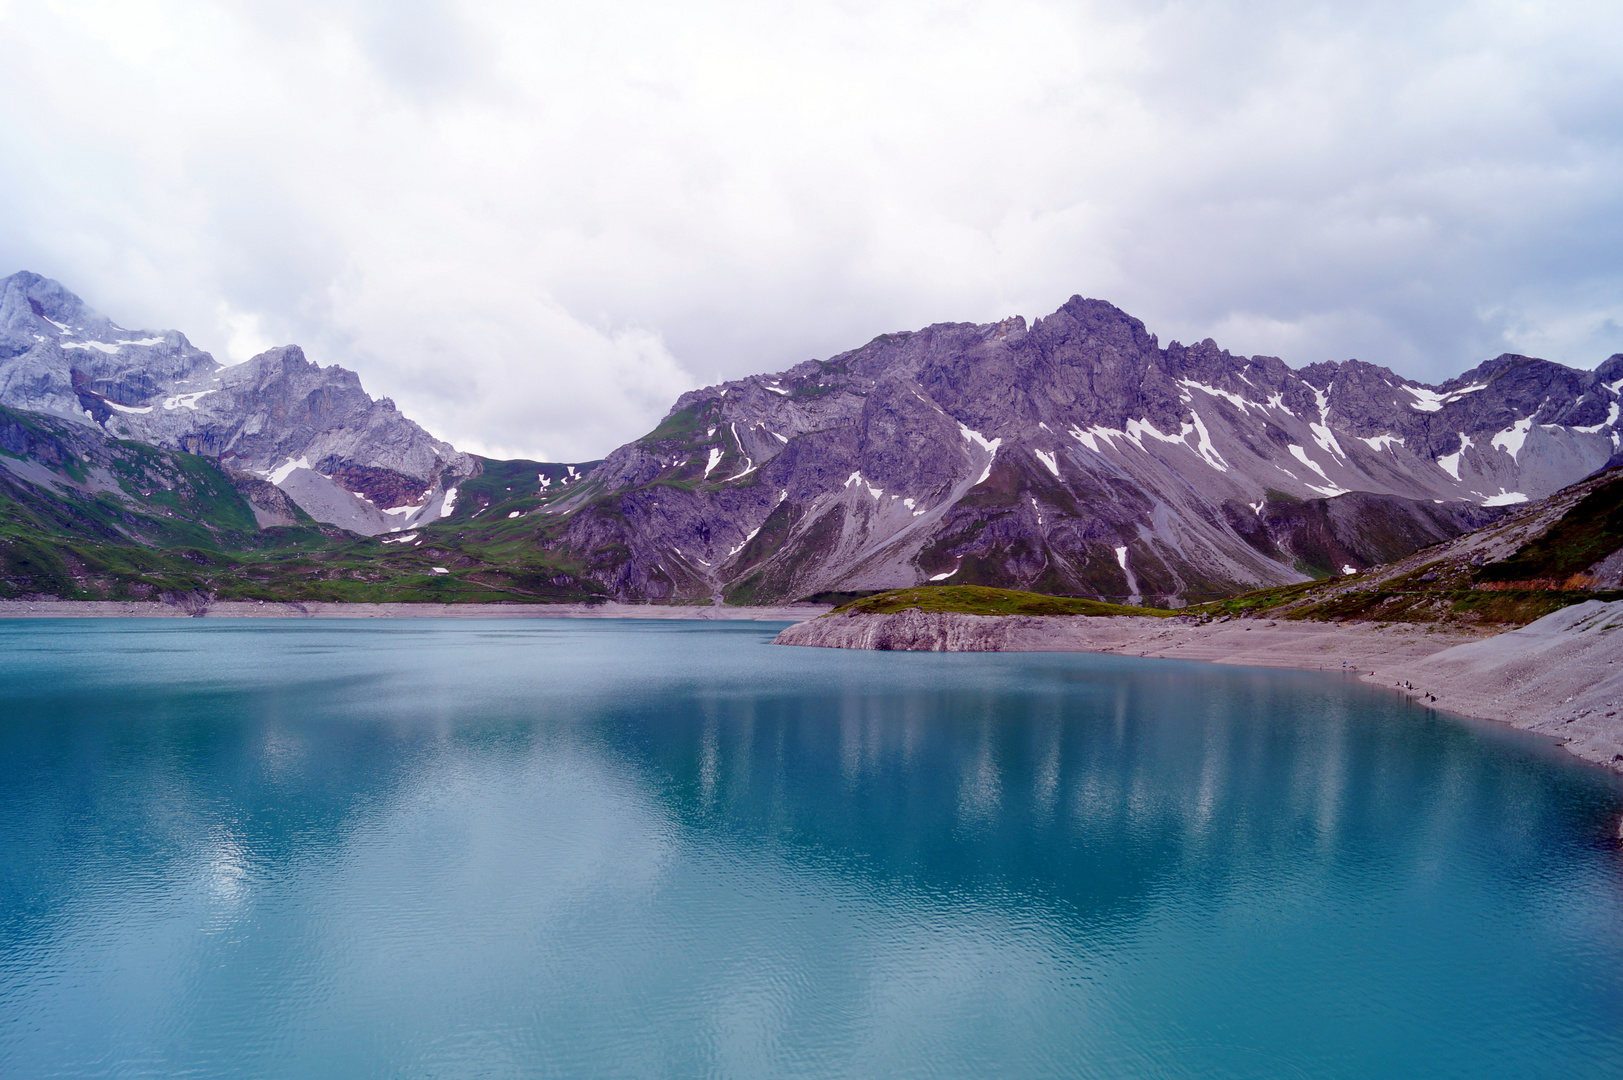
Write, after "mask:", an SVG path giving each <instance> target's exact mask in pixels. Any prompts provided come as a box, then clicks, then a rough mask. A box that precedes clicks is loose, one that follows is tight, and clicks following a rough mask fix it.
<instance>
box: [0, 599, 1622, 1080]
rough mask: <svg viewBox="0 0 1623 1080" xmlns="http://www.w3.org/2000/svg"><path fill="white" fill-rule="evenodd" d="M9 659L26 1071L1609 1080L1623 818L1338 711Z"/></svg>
mask: <svg viewBox="0 0 1623 1080" xmlns="http://www.w3.org/2000/svg"><path fill="white" fill-rule="evenodd" d="M776 629H777V628H776V627H770V626H762V625H758V624H724V625H705V624H680V623H677V624H672V623H642V622H566V621H539V622H535V623H522V624H521V623H514V622H468V621H444V622H441V621H417V620H406V621H400V622H359V621H357V622H326V621H321V622H315V621H289V622H281V621H270V620H245V621H242V622H228V621H215V620H209V621H206V622H205V621H191V620H186V621H154V622H150V623H148V622H139V621H109V622H92V621H84V622H78V621H64V622H59V623H58V622H51V623H44V622H4V623H0V1075H3V1076H5V1077H8V1078H9V1077H59V1076H116V1077H137V1076H139V1077H146V1076H152V1077H180V1076H199V1077H391V1078H392V1077H412V1078H415V1077H456V1078H471V1077H552V1076H556V1077H710V1076H714V1077H819V1078H823V1077H1100V1078H1107V1077H1108V1078H1116V1077H1154V1078H1160V1077H1168V1078H1176V1077H1203V1078H1217V1080H1222V1078H1226V1077H1247V1078H1253V1077H1255V1078H1273V1077H1289V1078H1301V1077H1313V1078H1318V1077H1360V1078H1362V1077H1470V1078H1473V1080H1480V1078H1484V1077H1562V1078H1572V1077H1607V1076H1619V1077H1623V857H1620V852H1619V850H1618V844H1617V841H1616V839H1615V834H1616V830H1617V825H1618V818H1619V815H1620V814H1623V791H1620V789H1619V786H1618V785H1617V784H1616V783H1615V782H1614V781H1613V780H1612V779H1611V778H1610V777H1609V776H1608V775H1607V774H1604V773H1602V772H1600V771H1599V770H1595V769H1592V768H1589V767H1586V766H1583V765H1581V764H1579V763H1577V762H1576V761H1575V760H1573V759H1571V758H1569V757H1567V756H1566V755H1564V754H1562V753H1560V752H1559V751H1558V750H1554V749H1552V748H1551V747H1549V746H1548V745H1547V744H1545V743H1542V742H1540V741H1538V740H1535V739H1533V738H1531V737H1528V736H1523V735H1519V734H1516V733H1512V732H1508V731H1504V730H1500V729H1497V728H1493V727H1490V726H1487V725H1476V724H1469V723H1466V722H1461V721H1456V720H1450V719H1447V718H1443V717H1439V716H1436V715H1433V714H1430V713H1427V712H1426V711H1424V710H1422V709H1420V708H1418V707H1416V706H1414V705H1411V704H1409V703H1407V702H1403V701H1401V700H1399V699H1398V698H1396V697H1395V696H1394V695H1392V694H1389V693H1387V692H1384V691H1380V690H1376V689H1372V688H1369V687H1365V686H1362V685H1359V684H1356V683H1349V682H1347V681H1344V680H1343V679H1341V678H1339V677H1334V676H1331V675H1319V674H1317V673H1291V672H1266V671H1257V670H1251V669H1235V668H1222V667H1213V666H1203V665H1199V664H1192V663H1180V662H1172V661H1148V660H1134V659H1127V658H1119V657H1101V656H1084V655H995V654H994V655H967V654H959V655H936V654H927V655H916V654H899V653H851V652H837V651H825V650H816V649H787V648H781V647H773V646H770V645H769V644H767V643H768V642H769V641H770V639H771V636H772V634H773V632H774V631H775V630H776Z"/></svg>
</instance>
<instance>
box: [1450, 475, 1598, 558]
mask: <svg viewBox="0 0 1623 1080" xmlns="http://www.w3.org/2000/svg"><path fill="white" fill-rule="evenodd" d="M1620 547H1623V474H1619V475H1618V476H1617V478H1616V479H1615V480H1613V481H1612V482H1611V483H1609V484H1606V485H1604V486H1603V487H1598V488H1596V489H1595V490H1594V491H1591V492H1590V493H1589V494H1588V495H1585V496H1584V497H1583V498H1582V499H1580V500H1579V501H1578V504H1577V505H1576V506H1574V507H1573V508H1572V509H1571V510H1568V511H1567V512H1566V513H1565V514H1563V515H1561V520H1560V521H1557V522H1556V523H1555V525H1554V526H1552V527H1551V528H1550V530H1549V531H1548V532H1546V533H1545V534H1544V535H1543V536H1541V537H1539V538H1538V539H1537V540H1534V541H1533V542H1531V543H1529V544H1527V545H1526V546H1524V547H1523V548H1522V549H1521V550H1519V551H1517V552H1516V554H1514V555H1512V556H1511V557H1510V558H1508V559H1506V560H1504V561H1503V562H1498V563H1493V564H1491V565H1488V566H1484V567H1483V568H1482V569H1481V570H1480V571H1478V572H1477V574H1476V580H1477V581H1479V582H1500V581H1543V580H1548V581H1563V580H1564V579H1566V578H1569V577H1571V576H1572V575H1574V574H1578V573H1581V572H1583V571H1584V570H1586V569H1588V568H1589V567H1591V566H1593V565H1594V564H1595V563H1598V562H1600V561H1601V560H1602V559H1604V558H1606V556H1608V555H1610V554H1611V553H1612V552H1614V551H1616V550H1617V549H1618V548H1620Z"/></svg>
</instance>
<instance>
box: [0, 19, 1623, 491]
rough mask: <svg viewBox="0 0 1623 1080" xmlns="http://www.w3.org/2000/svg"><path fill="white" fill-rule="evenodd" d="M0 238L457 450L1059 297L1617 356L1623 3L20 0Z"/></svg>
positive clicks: (1145, 311) (1181, 314)
mask: <svg viewBox="0 0 1623 1080" xmlns="http://www.w3.org/2000/svg"><path fill="white" fill-rule="evenodd" d="M0 57H3V58H4V62H3V63H0V92H3V95H4V101H5V103H6V104H5V107H4V109H3V110H0V253H3V256H4V258H3V262H4V263H6V264H7V265H5V266H4V267H0V273H9V272H11V271H12V270H15V269H31V270H35V271H38V272H40V273H43V274H46V275H49V276H51V277H55V278H58V279H59V280H61V281H62V282H63V283H64V284H66V285H67V286H68V287H69V288H71V289H73V290H74V291H76V292H78V293H79V294H80V295H82V296H83V297H84V298H85V299H86V300H87V301H88V302H89V303H90V304H91V305H93V306H95V307H97V308H99V309H100V310H102V311H103V312H104V313H106V314H108V315H109V316H111V317H112V318H114V319H116V320H118V321H119V322H120V323H122V324H123V325H126V326H131V327H137V326H139V327H146V328H158V327H165V328H166V327H174V328H177V329H180V330H183V331H184V332H186V333H187V334H188V335H190V337H191V338H192V339H193V340H194V341H195V342H197V343H198V344H199V345H200V346H202V347H203V348H206V349H209V350H210V351H212V352H214V353H215V355H216V356H218V357H220V358H221V359H222V360H241V359H246V358H247V357H248V356H249V355H251V354H252V353H254V352H256V351H258V350H260V349H262V348H265V347H267V346H269V345H273V344H282V343H285V342H296V343H298V344H301V345H303V346H304V347H305V350H306V352H307V353H308V354H309V355H310V356H311V358H312V359H315V360H317V361H319V362H321V363H323V364H331V363H341V364H343V365H344V366H346V367H350V368H353V369H355V370H357V371H359V372H360V373H361V376H362V380H363V382H364V384H365V385H366V387H367V388H368V389H369V390H370V391H372V392H373V393H374V394H379V395H383V394H387V395H390V396H392V397H393V398H394V399H395V400H396V401H397V402H398V403H399V405H400V406H401V408H402V409H403V410H405V411H406V412H407V414H408V415H410V416H412V417H414V418H415V419H418V420H419V421H421V422H422V423H423V424H424V425H425V426H427V427H428V428H429V429H430V430H431V431H433V432H434V433H435V434H437V435H439V436H441V437H442V438H446V439H449V440H451V441H452V442H454V443H456V444H457V445H458V446H459V447H463V448H465V449H470V450H475V451H479V452H484V453H491V454H496V455H501V456H509V455H524V456H531V457H542V458H547V459H553V460H582V459H586V458H590V457H597V456H601V455H602V454H604V453H606V452H607V451H608V450H610V449H612V448H613V447H614V446H616V445H618V444H619V443H621V442H624V441H626V440H628V439H630V438H633V437H635V436H637V435H639V434H641V433H642V432H644V431H646V430H648V429H649V428H650V427H652V426H653V424H654V423H655V422H656V421H657V419H658V418H659V416H661V415H663V414H664V412H665V411H666V410H667V409H668V408H669V406H670V404H671V402H672V401H673V400H674V398H675V397H676V395H677V394H679V393H680V392H682V391H683V390H686V389H690V388H692V387H695V386H699V385H703V384H706V383H710V382H715V381H717V380H719V379H721V378H735V377H739V376H743V375H747V374H751V373H754V372H760V371H772V370H779V369H781V368H784V367H787V366H788V365H790V364H794V363H798V362H799V361H802V360H805V359H807V358H810V357H824V356H828V355H831V354H833V353H836V352H840V351H843V350H845V349H848V348H853V347H855V346H858V345H860V344H862V343H863V342H866V341H867V340H869V339H870V338H872V337H873V336H874V335H876V334H879V333H882V332H885V331H889V330H902V329H913V328H916V327H919V326H922V325H926V324H928V323H931V322H941V321H975V322H985V321H990V320H993V319H998V318H1002V317H1004V316H1007V315H1013V314H1020V315H1025V316H1026V317H1027V318H1028V319H1029V318H1033V317H1036V316H1040V315H1043V314H1046V313H1047V312H1050V311H1052V310H1053V309H1054V308H1056V307H1058V306H1059V305H1060V304H1061V303H1063V302H1064V301H1065V299H1066V298H1067V297H1069V296H1070V295H1072V294H1073V293H1081V294H1083V295H1085V296H1096V297H1102V298H1104V299H1108V300H1111V301H1113V302H1114V303H1116V304H1118V305H1120V306H1121V307H1123V308H1125V309H1126V310H1127V311H1129V312H1131V313H1132V314H1134V315H1137V316H1138V317H1140V318H1142V319H1143V320H1144V321H1145V322H1146V323H1147V324H1148V326H1149V328H1150V329H1151V330H1152V331H1153V332H1155V333H1157V334H1159V335H1160V337H1161V340H1162V342H1163V343H1164V342H1166V341H1169V340H1171V339H1173V338H1178V339H1181V340H1184V341H1194V340H1199V339H1200V338H1203V337H1208V336H1210V337H1213V338H1215V339H1216V340H1217V341H1218V342H1219V343H1220V344H1221V345H1223V346H1224V347H1226V348H1229V349H1231V350H1234V351H1237V352H1246V353H1257V352H1262V353H1270V354H1275V355H1278V356H1282V357H1283V358H1284V359H1285V360H1286V362H1288V363H1290V364H1292V365H1294V366H1301V365H1303V364H1307V363H1312V362H1314V361H1318V360H1342V359H1346V358H1348V357H1358V358H1360V359H1364V360H1369V361H1372V362H1375V363H1380V364H1387V365H1390V366H1391V367H1393V368H1394V369H1396V370H1397V371H1399V372H1400V373H1403V374H1405V375H1409V376H1412V377H1415V378H1420V379H1423V380H1426V381H1440V380H1442V379H1444V378H1446V377H1449V376H1451V375H1454V374H1457V373H1458V372H1459V371H1461V370H1462V369H1464V368H1466V367H1469V366H1471V365H1473V364H1476V363H1479V362H1481V361H1482V360H1485V359H1488V358H1490V357H1492V356H1495V355H1497V354H1499V353H1501V352H1505V351H1516V352H1526V353H1531V354H1534V355H1540V356H1545V357H1548V358H1550V359H1553V360H1559V361H1561V362H1563V363H1568V364H1572V365H1574V366H1579V367H1593V366H1595V365H1596V364H1597V363H1599V362H1600V361H1601V360H1603V359H1605V358H1606V356H1607V355H1609V354H1610V353H1612V352H1616V351H1620V350H1623V59H1620V58H1623V4H1618V3H1617V2H1616V0H1609V2H1597V3H1583V2H1573V3H1562V4H1551V3H1527V4H1519V3H1494V2H1462V3H1437V4H1425V3H1416V2H1415V0H1404V2H1401V3H1397V2H1393V3H1386V2H1372V3H1356V2H1338V3H1333V4H1315V3H1312V2H1311V0H1289V2H1277V3H1275V2H1270V0H1245V2H1238V0H1236V2H1232V3H1199V2H1195V3H1127V2H1102V3H1079V2H1067V3H1047V2H1041V0H997V2H978V0H976V2H960V3H948V4H925V3H906V2H899V3H890V2H873V3H867V2H847V3H821V4H819V3H807V2H797V3H784V4H775V3H772V2H770V0H749V2H738V3H730V2H716V0H689V2H685V3H684V2H672V0H658V2H647V3H644V2H638V0H594V2H592V3H580V2H578V0H577V2H572V3H567V4H565V3H559V4H544V3H540V4H538V3H533V2H523V3H512V4H505V3H501V2H481V3H465V4H464V3H457V2H454V0H387V2H384V0H321V2H319V3H304V2H302V0H274V2H264V3H260V2H254V0H241V2H230V0H222V2H217V3H208V4H203V3H196V4H194V3H184V2H165V0H158V2H153V3H143V2H138V0H111V2H106V3H78V2H50V0H26V2H21V0H0Z"/></svg>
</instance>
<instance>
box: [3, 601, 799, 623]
mask: <svg viewBox="0 0 1623 1080" xmlns="http://www.w3.org/2000/svg"><path fill="white" fill-rule="evenodd" d="M828 610H829V606H828V605H827V604H789V605H785V606H782V607H721V606H704V607H700V606H692V605H688V606H682V605H674V604H673V605H658V604H615V603H607V604H330V603H321V602H308V603H294V604H283V603H273V602H270V601H261V600H229V601H221V602H214V603H196V602H191V603H186V604H164V603H158V602H156V601H153V602H150V603H126V602H123V601H116V600H0V619H186V618H208V619H743V620H750V621H755V622H797V621H799V620H802V619H811V618H815V617H816V616H818V615H821V614H823V613H824V612H826V611H828Z"/></svg>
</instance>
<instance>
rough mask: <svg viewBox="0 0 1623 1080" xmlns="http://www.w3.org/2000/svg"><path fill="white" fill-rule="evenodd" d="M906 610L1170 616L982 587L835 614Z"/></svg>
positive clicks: (923, 593)
mask: <svg viewBox="0 0 1623 1080" xmlns="http://www.w3.org/2000/svg"><path fill="white" fill-rule="evenodd" d="M909 608H917V609H918V610H919V611H932V612H935V611H939V612H953V613H957V614H962V615H1154V616H1156V617H1157V618H1164V617H1165V616H1167V615H1171V614H1173V612H1170V611H1161V610H1158V609H1156V608H1142V607H1127V606H1126V605H1124V604H1106V603H1103V602H1102V601H1099V600H1085V599H1083V598H1081V597H1076V596H1045V595H1043V594H1042V593H1033V592H1021V591H1019V590H1017V589H993V588H988V587H987V586H984V585H920V586H916V587H914V588H911V589H892V590H890V591H889V592H882V593H878V594H876V595H874V596H866V597H863V598H862V599H860V600H853V601H851V602H850V603H849V604H846V605H844V606H842V607H838V608H835V609H834V611H835V613H836V614H839V613H845V614H852V615H889V614H891V613H892V612H896V611H906V610H908V609H909Z"/></svg>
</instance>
